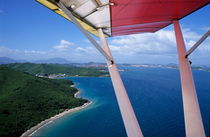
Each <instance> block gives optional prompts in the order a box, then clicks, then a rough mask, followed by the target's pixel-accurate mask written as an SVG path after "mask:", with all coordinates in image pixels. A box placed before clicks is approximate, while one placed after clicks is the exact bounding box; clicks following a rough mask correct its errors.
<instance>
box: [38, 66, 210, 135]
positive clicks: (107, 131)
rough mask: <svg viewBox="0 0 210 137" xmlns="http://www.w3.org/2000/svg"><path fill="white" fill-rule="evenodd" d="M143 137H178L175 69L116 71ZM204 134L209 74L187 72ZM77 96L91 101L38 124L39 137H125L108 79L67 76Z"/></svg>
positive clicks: (209, 113) (209, 115)
mask: <svg viewBox="0 0 210 137" xmlns="http://www.w3.org/2000/svg"><path fill="white" fill-rule="evenodd" d="M121 75H122V79H123V81H124V84H125V87H126V89H127V92H128V95H129V97H130V99H131V103H132V105H133V107H134V111H135V113H136V115H137V118H138V121H139V123H140V126H141V129H142V131H143V134H144V136H145V137H184V136H185V131H184V119H183V110H182V109H183V108H182V99H181V87H180V79H179V71H178V70H177V69H164V68H128V71H125V72H121ZM193 75H194V79H195V83H196V89H197V94H198V97H199V102H200V107H201V111H202V117H203V121H204V125H205V131H206V134H207V137H208V136H209V124H210V73H209V72H205V71H193ZM67 79H70V80H72V81H74V82H75V83H76V87H77V88H78V89H79V90H81V94H80V96H81V97H84V98H87V99H89V100H92V101H93V103H92V104H91V105H90V106H89V107H88V108H86V109H83V110H80V111H79V112H75V113H73V114H69V115H66V116H64V117H62V118H60V119H57V120H55V121H54V122H52V123H51V124H48V125H47V126H45V127H43V128H41V129H40V130H39V131H38V132H37V133H36V134H35V135H36V136H44V137H126V133H125V129H124V126H123V122H122V119H121V116H120V112H119V109H118V106H117V102H116V98H115V96H114V91H113V87H112V83H111V81H110V78H90V77H82V78H79V77H78V78H67Z"/></svg>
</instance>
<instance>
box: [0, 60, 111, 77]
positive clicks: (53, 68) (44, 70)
mask: <svg viewBox="0 0 210 137" xmlns="http://www.w3.org/2000/svg"><path fill="white" fill-rule="evenodd" d="M0 66H6V67H9V68H13V69H16V70H20V71H24V72H28V73H30V74H33V75H35V74H46V75H50V74H58V73H65V74H66V75H68V76H75V75H78V76H93V77H97V76H104V75H107V74H108V72H104V71H101V70H99V69H94V68H82V67H73V66H67V65H60V64H33V63H12V64H4V65H0Z"/></svg>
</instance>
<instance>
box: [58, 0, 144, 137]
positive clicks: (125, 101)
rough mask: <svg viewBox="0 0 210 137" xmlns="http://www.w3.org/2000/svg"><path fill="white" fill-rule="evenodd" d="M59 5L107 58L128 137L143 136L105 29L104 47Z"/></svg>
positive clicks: (102, 40)
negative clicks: (106, 38) (108, 43)
mask: <svg viewBox="0 0 210 137" xmlns="http://www.w3.org/2000/svg"><path fill="white" fill-rule="evenodd" d="M57 4H58V6H59V7H60V8H61V9H62V10H63V11H64V12H65V14H66V15H67V16H68V17H69V18H70V19H71V20H72V21H73V23H74V24H75V25H76V26H77V27H78V28H79V29H80V31H81V32H82V33H83V34H84V35H85V36H86V37H87V38H88V39H89V40H90V42H91V43H92V44H93V45H94V46H95V47H96V48H97V49H98V50H99V52H100V53H101V54H102V55H103V56H104V57H105V58H106V60H107V66H108V70H109V73H110V76H111V80H112V83H113V87H114V90H115V95H116V98H117V102H118V105H119V108H120V112H121V115H122V119H123V122H124V125H125V130H126V133H127V136H128V137H143V134H142V132H141V129H140V126H139V124H138V120H137V118H136V116H135V113H134V110H133V108H132V105H131V103H130V100H129V97H128V95H127V92H126V90H125V87H124V84H123V82H122V79H121V77H120V74H119V71H118V69H117V66H116V64H115V62H114V61H113V57H112V54H111V51H110V49H109V47H108V45H107V43H106V40H105V37H104V34H103V31H102V29H101V28H99V29H98V33H99V37H100V40H101V43H102V45H103V47H101V46H100V45H99V44H98V43H97V42H96V41H95V40H94V39H93V38H92V37H91V36H90V35H89V34H88V33H87V32H86V31H85V29H84V28H83V27H82V26H81V25H80V24H79V22H78V21H77V20H76V19H75V18H74V16H73V15H72V13H71V12H70V11H69V10H68V9H67V8H66V7H65V6H64V4H63V3H62V2H61V1H59V2H58V3H57Z"/></svg>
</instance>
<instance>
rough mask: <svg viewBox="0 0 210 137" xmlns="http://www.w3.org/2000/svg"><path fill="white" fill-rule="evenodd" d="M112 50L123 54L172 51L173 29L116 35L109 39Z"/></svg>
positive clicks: (173, 43) (173, 41)
mask: <svg viewBox="0 0 210 137" xmlns="http://www.w3.org/2000/svg"><path fill="white" fill-rule="evenodd" d="M110 43H111V44H110V48H111V49H112V51H113V52H116V53H118V54H125V55H132V54H133V55H134V54H160V53H161V54H168V53H174V52H175V51H176V49H175V37H174V32H173V31H166V30H160V31H158V32H156V33H147V34H144V35H143V34H136V35H128V36H121V37H116V38H114V39H113V40H111V41H110Z"/></svg>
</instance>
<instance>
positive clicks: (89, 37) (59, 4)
mask: <svg viewBox="0 0 210 137" xmlns="http://www.w3.org/2000/svg"><path fill="white" fill-rule="evenodd" d="M57 4H58V6H59V7H60V8H61V9H62V10H63V11H64V13H65V14H66V15H67V16H68V17H69V18H70V19H71V20H72V21H73V23H74V24H75V25H76V26H77V27H78V28H79V29H80V31H81V32H82V33H83V34H84V35H85V36H86V37H87V38H88V39H89V40H90V42H91V43H92V44H93V45H94V46H95V47H96V48H97V49H98V51H99V52H100V53H101V54H102V55H103V56H104V57H105V58H106V59H107V60H108V61H109V62H110V63H111V64H112V63H113V59H112V57H110V56H109V55H108V54H107V53H106V52H105V51H104V50H103V49H102V48H101V46H100V45H99V44H98V43H97V42H96V40H95V39H94V38H93V37H91V36H90V34H88V32H86V30H84V28H83V27H82V26H81V25H80V23H79V22H78V21H77V20H76V19H75V17H74V16H73V15H72V13H71V12H70V11H69V10H68V9H67V8H66V6H65V5H64V4H63V3H62V2H61V1H59V2H58V3H57Z"/></svg>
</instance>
